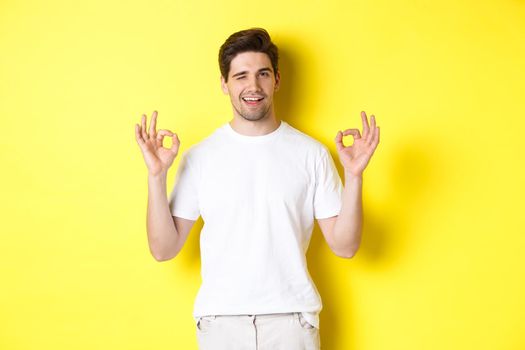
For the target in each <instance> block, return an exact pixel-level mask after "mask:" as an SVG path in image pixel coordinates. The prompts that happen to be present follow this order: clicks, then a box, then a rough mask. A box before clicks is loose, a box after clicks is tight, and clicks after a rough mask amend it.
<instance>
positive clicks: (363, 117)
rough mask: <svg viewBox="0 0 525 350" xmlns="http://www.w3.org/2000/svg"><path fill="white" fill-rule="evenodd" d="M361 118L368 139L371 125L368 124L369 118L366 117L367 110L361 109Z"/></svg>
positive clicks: (364, 134)
mask: <svg viewBox="0 0 525 350" xmlns="http://www.w3.org/2000/svg"><path fill="white" fill-rule="evenodd" d="M361 120H362V122H363V138H364V139H366V138H367V137H368V134H369V132H370V127H369V125H368V119H367V118H366V113H365V111H361Z"/></svg>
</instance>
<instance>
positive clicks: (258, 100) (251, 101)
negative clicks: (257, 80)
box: [242, 96, 264, 106]
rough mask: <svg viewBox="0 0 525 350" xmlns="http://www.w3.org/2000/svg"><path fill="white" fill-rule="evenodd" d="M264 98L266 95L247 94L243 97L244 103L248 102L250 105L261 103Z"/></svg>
mask: <svg viewBox="0 0 525 350" xmlns="http://www.w3.org/2000/svg"><path fill="white" fill-rule="evenodd" d="M263 99H264V97H259V96H245V97H243V98H242V100H243V101H244V103H246V104H247V105H248V106H257V105H258V104H260V103H261V101H262V100H263Z"/></svg>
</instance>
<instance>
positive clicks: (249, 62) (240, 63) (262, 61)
mask: <svg viewBox="0 0 525 350" xmlns="http://www.w3.org/2000/svg"><path fill="white" fill-rule="evenodd" d="M262 68H270V70H272V63H271V61H270V58H269V57H268V55H267V54H265V53H264V52H251V51H250V52H242V53H240V54H238V55H237V56H235V57H234V58H233V59H232V61H231V63H230V70H231V71H232V73H236V72H237V71H243V70H248V71H257V70H259V69H262ZM233 71H235V72H233ZM272 71H273V70H272Z"/></svg>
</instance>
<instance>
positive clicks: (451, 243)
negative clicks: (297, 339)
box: [0, 0, 525, 350]
mask: <svg viewBox="0 0 525 350" xmlns="http://www.w3.org/2000/svg"><path fill="white" fill-rule="evenodd" d="M252 26H261V27H264V28H266V29H267V30H268V31H269V32H270V34H271V36H272V38H273V40H274V41H275V42H276V44H277V45H278V46H279V48H280V50H281V73H282V85H283V86H282V90H281V91H280V92H279V93H278V94H277V96H276V99H277V110H276V112H277V116H278V117H280V118H282V119H283V120H285V121H287V122H288V123H290V124H292V125H293V126H295V127H296V128H298V129H300V130H302V131H304V132H306V133H308V134H310V135H311V136H313V137H315V138H317V139H318V140H320V141H321V142H323V143H325V144H326V145H327V146H328V147H329V148H330V150H331V151H332V155H333V157H334V159H335V161H336V163H337V164H338V166H339V171H340V174H341V175H342V172H341V171H342V167H341V166H340V165H339V161H338V158H337V153H336V151H335V145H334V142H333V138H334V137H335V134H336V133H337V131H338V130H340V129H346V128H353V127H359V128H361V120H360V115H359V112H360V111H361V110H365V111H366V112H367V113H368V114H369V115H370V114H374V115H375V116H376V118H377V122H378V125H379V126H380V127H381V141H380V143H379V146H378V148H377V150H376V152H375V154H374V156H373V157H372V160H371V162H370V164H369V166H368V168H367V169H366V171H365V175H364V189H363V191H364V193H363V196H364V210H365V227H364V233H363V241H362V245H361V248H360V250H359V252H358V253H357V255H356V256H355V257H354V258H353V259H349V260H345V259H341V258H338V257H336V256H335V255H333V253H331V252H330V250H329V248H328V246H327V244H326V242H324V239H323V238H322V235H321V233H320V230H319V228H318V227H317V226H316V228H315V232H314V237H313V240H312V242H311V246H310V250H309V252H308V262H309V267H310V271H311V274H312V276H313V278H314V281H315V282H316V284H317V286H318V288H319V291H320V293H321V296H322V298H323V304H324V308H323V311H322V312H321V343H322V347H323V349H351V350H379V349H381V350H383V349H385V350H387V349H404V350H405V349H428V350H430V349H436V350H437V349H440V350H441V349H476V350H481V349H487V350H488V349H490V350H493V349H509V350H510V349H513V350H514V349H515V350H518V349H525V335H524V334H525V271H524V270H525V269H524V267H525V257H524V256H525V255H524V250H525V236H524V234H525V230H524V226H525V225H524V224H525V222H524V217H525V215H524V214H523V212H522V211H523V209H524V207H525V206H524V199H523V198H524V196H525V190H524V178H525V174H524V170H523V168H524V167H523V163H524V162H523V161H524V151H525V149H524V147H523V141H522V139H523V137H524V136H523V128H524V126H525V122H524V117H525V113H524V112H525V106H524V105H525V102H524V101H525V2H524V1H522V0H519V1H518V0H500V1H474V0H471V1H453V0H445V1H423V0H402V1H386V0H384V1H378V0H374V1H370V0H367V1H365V0H361V1H323V2H321V1H298V2H286V1H266V2H245V1H229V2H215V1H187V2H181V1H167V0H159V1H120V2H117V1H101V0H95V1H84V2H76V1H56V0H53V1H14V0H8V1H2V2H1V3H0V115H1V120H2V122H1V127H0V133H1V135H0V146H1V147H0V166H1V181H0V190H1V201H0V206H1V207H0V213H1V216H2V218H1V220H0V225H1V226H0V232H1V237H0V238H1V242H0V283H1V287H0V349H6V350H7V349H9V350H11V349H12V350H15V349H16V350H26V349H196V346H197V343H196V337H195V324H194V321H193V318H192V316H191V313H192V309H193V301H194V297H195V295H196V293H197V290H198V287H199V285H200V261H199V247H198V236H199V231H200V228H201V227H202V219H199V221H197V223H196V226H195V227H194V229H193V230H192V233H191V235H190V238H189V240H188V241H187V243H186V246H185V247H184V249H183V251H182V252H181V254H180V255H179V256H177V257H176V258H175V259H173V260H171V261H168V262H164V263H159V262H156V261H155V260H154V259H153V257H152V256H151V255H150V253H149V250H148V247H147V237H146V230H145V219H146V204H147V170H146V166H145V164H144V161H143V159H142V155H141V153H140V150H139V148H138V146H137V144H136V143H135V138H134V137H135V136H134V124H135V123H138V122H139V121H140V116H141V114H142V113H146V114H147V115H148V120H149V118H150V116H151V113H152V112H153V110H155V109H156V110H158V111H159V119H158V127H159V128H164V129H170V130H172V131H174V132H176V133H178V135H179V136H180V140H181V142H182V144H181V149H180V151H181V152H182V151H184V150H185V149H187V148H188V147H189V146H190V145H192V144H195V143H197V142H199V141H200V140H202V139H203V138H204V137H206V136H207V135H209V134H210V133H211V132H213V131H214V130H215V129H216V128H217V127H218V126H220V125H221V124H223V123H225V122H227V121H229V120H230V119H231V117H232V114H231V108H230V103H229V99H228V97H227V96H224V95H223V94H222V92H221V90H220V85H219V69H218V64H217V53H218V50H219V47H220V45H221V44H222V43H223V42H224V40H225V39H226V37H227V36H228V35H230V34H231V33H233V32H234V31H237V30H241V29H246V28H248V27H252ZM345 142H347V143H348V142H351V137H347V138H345ZM170 144H171V143H170V141H168V142H167V145H166V144H165V146H167V147H169V145H170ZM179 154H181V153H179ZM179 159H180V158H179V157H177V159H176V161H175V163H174V165H173V166H172V168H171V169H170V172H169V175H170V179H169V182H168V187H169V188H168V189H167V190H170V189H171V186H172V185H173V182H174V176H175V170H176V167H177V165H178V161H179Z"/></svg>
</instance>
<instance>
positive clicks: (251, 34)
mask: <svg viewBox="0 0 525 350" xmlns="http://www.w3.org/2000/svg"><path fill="white" fill-rule="evenodd" d="M248 51H253V52H263V53H265V54H267V55H268V57H269V58H270V61H271V62H272V67H273V73H274V75H275V76H276V77H277V69H278V61H279V51H278V49H277V46H276V45H275V44H274V43H273V42H272V40H271V38H270V35H269V34H268V32H267V31H266V30H264V29H263V28H250V29H245V30H241V31H239V32H236V33H233V34H232V35H230V36H229V37H228V39H226V41H225V42H224V44H222V46H221V48H220V50H219V68H220V69H221V75H222V76H223V77H224V80H225V81H226V82H228V74H229V73H230V63H231V61H232V60H233V59H234V58H235V56H237V55H238V54H240V53H242V52H248Z"/></svg>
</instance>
